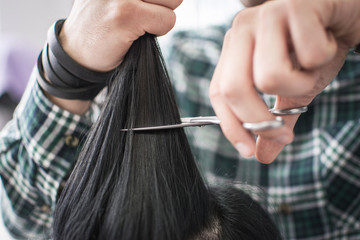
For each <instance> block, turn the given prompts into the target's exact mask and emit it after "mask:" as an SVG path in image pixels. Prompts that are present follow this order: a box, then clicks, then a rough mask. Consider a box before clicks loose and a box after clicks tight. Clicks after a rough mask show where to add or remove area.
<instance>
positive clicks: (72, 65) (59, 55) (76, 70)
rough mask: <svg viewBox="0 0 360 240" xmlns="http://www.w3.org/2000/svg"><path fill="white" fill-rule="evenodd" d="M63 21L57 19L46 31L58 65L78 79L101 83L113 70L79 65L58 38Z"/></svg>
mask: <svg viewBox="0 0 360 240" xmlns="http://www.w3.org/2000/svg"><path fill="white" fill-rule="evenodd" d="M64 22H65V20H64V19H61V20H58V21H57V22H56V23H55V24H54V28H53V31H52V30H51V31H49V32H48V42H49V46H50V51H51V52H52V53H53V54H54V56H55V57H56V59H57V61H58V62H59V63H60V65H62V66H63V67H64V68H65V69H66V70H68V71H69V72H70V73H71V74H72V75H74V76H76V77H78V78H80V79H83V80H86V81H88V82H92V83H101V82H104V79H109V78H111V77H112V75H113V73H114V71H115V70H112V71H109V72H97V71H92V70H90V69H87V68H85V67H83V66H81V65H80V64H79V63H77V62H76V61H74V60H73V59H72V58H71V57H70V56H69V55H68V54H67V53H66V52H65V50H64V49H63V47H62V46H61V44H60V41H59V38H58V36H59V33H60V30H61V28H62V26H63V24H64Z"/></svg>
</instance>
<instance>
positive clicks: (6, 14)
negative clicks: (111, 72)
mask: <svg viewBox="0 0 360 240" xmlns="http://www.w3.org/2000/svg"><path fill="white" fill-rule="evenodd" d="M72 3H73V0H57V1H55V0H31V1H29V0H11V1H9V0H0V129H2V128H3V126H4V125H5V124H6V123H7V122H8V121H9V120H10V119H11V118H12V113H13V111H14V109H15V107H16V105H17V103H18V102H19V100H20V98H21V95H22V93H23V91H24V89H25V87H26V84H27V80H28V78H29V75H30V73H31V71H32V68H33V66H34V64H35V62H36V58H37V55H38V54H39V52H40V51H41V49H42V47H43V45H44V43H45V41H46V33H47V30H48V28H49V27H50V26H51V24H52V23H53V22H54V21H55V20H57V19H60V18H65V17H66V16H67V15H68V14H69V12H70V9H71V6H72ZM241 8H242V6H241V4H240V1H239V0H183V3H182V5H181V6H180V7H179V8H178V9H177V10H176V14H177V22H176V25H175V28H174V29H173V30H172V31H171V32H170V33H169V34H168V35H166V36H164V37H161V38H160V39H159V41H160V45H161V46H162V48H163V52H164V53H165V54H166V46H167V45H168V44H170V42H169V37H170V35H171V34H172V33H174V32H176V31H178V30H184V29H199V30H200V29H201V28H203V27H205V26H207V25H212V24H219V23H222V22H229V21H230V20H231V18H232V17H233V16H234V14H236V12H238V11H239V10H240V9H241ZM0 239H4V240H7V239H11V237H10V236H9V235H8V234H7V231H6V230H5V228H4V227H3V224H2V222H1V218H0Z"/></svg>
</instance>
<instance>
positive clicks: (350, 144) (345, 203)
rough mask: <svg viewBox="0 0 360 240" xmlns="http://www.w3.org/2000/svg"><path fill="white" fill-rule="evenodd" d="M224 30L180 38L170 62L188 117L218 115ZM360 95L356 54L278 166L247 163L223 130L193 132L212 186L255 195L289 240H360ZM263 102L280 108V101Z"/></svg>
mask: <svg viewBox="0 0 360 240" xmlns="http://www.w3.org/2000/svg"><path fill="white" fill-rule="evenodd" d="M218 29H219V28H217V27H215V28H211V29H210V30H201V31H196V32H195V31H186V32H180V33H178V34H177V35H175V37H174V39H173V46H172V48H171V51H170V55H169V58H170V59H169V61H168V64H169V69H170V73H171V77H172V80H173V82H174V88H175V92H176V95H177V99H178V102H179V105H180V108H181V110H182V114H183V115H184V116H206V115H211V114H213V111H212V108H211V104H210V100H209V97H208V95H207V93H208V88H209V83H210V79H211V76H212V73H213V71H214V69H215V65H216V63H217V60H218V58H219V55H220V51H221V44H222V42H221V40H222V39H223V37H224V34H225V32H224V31H223V32H222V34H221V32H219V31H218ZM209 33H212V34H209ZM359 96H360V55H354V54H349V55H348V57H347V60H346V62H345V63H344V65H343V67H342V69H341V71H340V72H339V74H338V76H337V77H336V78H335V79H334V81H332V83H331V84H330V85H329V86H328V87H327V88H326V89H325V90H324V91H323V92H322V93H321V94H320V95H319V96H318V97H317V98H316V99H315V100H314V101H313V103H312V104H311V105H309V110H308V112H307V113H304V114H302V115H301V116H300V118H299V120H298V122H297V124H296V126H295V129H294V131H295V139H294V141H293V142H292V143H291V144H289V145H287V146H286V147H285V148H284V149H283V151H282V152H281V153H280V154H279V156H278V157H277V159H276V160H275V161H274V162H273V163H272V164H269V165H265V164H261V163H259V162H258V161H256V159H254V158H250V159H245V158H241V156H239V155H238V154H237V153H236V151H235V150H234V148H232V147H231V145H230V144H229V143H228V142H227V140H226V139H225V137H224V136H223V135H222V133H221V131H220V129H219V128H217V127H206V129H205V128H193V129H187V132H188V136H189V142H190V144H191V147H192V149H193V153H194V155H195V157H196V159H197V161H198V163H199V167H200V169H201V170H202V172H203V173H204V174H205V177H206V179H207V180H208V182H210V183H211V184H221V185H222V184H235V186H237V187H239V188H241V189H243V190H245V191H247V192H248V193H249V194H250V195H251V196H252V197H253V198H254V199H256V200H258V201H259V202H260V203H261V204H262V205H263V206H264V207H265V208H266V209H267V210H268V211H269V213H270V214H271V216H272V217H273V219H274V220H275V223H276V224H277V226H278V227H279V229H280V231H281V232H282V234H283V237H284V239H302V240H310V239H311V240H315V239H319V240H320V239H321V240H323V239H329V240H330V239H360V204H359V202H360V138H359V135H360V97H359ZM263 97H264V100H265V102H266V103H267V104H268V105H269V106H272V105H273V104H274V96H267V95H264V96H263ZM254 111H256V109H254ZM249 114H251V113H249Z"/></svg>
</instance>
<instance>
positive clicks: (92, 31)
mask: <svg viewBox="0 0 360 240" xmlns="http://www.w3.org/2000/svg"><path fill="white" fill-rule="evenodd" d="M181 2H182V0H144V1H141V0H133V1H130V0H113V1H110V0H107V1H103V0H93V1H85V0H76V1H75V3H74V6H73V8H72V10H71V13H70V15H69V17H68V18H67V20H66V21H65V24H64V26H63V28H62V30H61V32H60V41H61V44H62V46H63V48H64V49H65V51H66V52H67V53H68V54H69V55H70V56H71V57H72V58H73V59H74V60H75V61H77V62H78V63H80V64H81V65H83V66H84V67H86V68H89V69H92V70H96V71H109V70H111V69H114V68H115V67H117V66H118V65H119V64H120V63H121V61H122V59H123V58H124V56H125V54H126V52H127V51H128V49H129V48H130V46H131V44H132V43H133V41H135V40H136V39H137V38H139V37H140V36H142V35H144V34H145V33H146V32H148V33H152V34H155V35H164V34H166V33H167V32H168V31H170V29H171V28H172V27H173V26H174V24H175V14H174V12H173V10H174V9H175V8H176V7H177V6H179V4H180V3H181ZM50 80H51V79H50ZM46 95H47V97H48V98H49V99H50V100H51V101H52V102H53V103H55V104H56V105H58V106H59V107H61V108H63V109H66V110H69V111H71V112H73V113H77V114H83V113H85V112H86V111H87V109H88V108H89V106H90V102H89V101H76V100H75V101H71V100H64V99H61V98H57V97H54V96H51V95H50V94H46Z"/></svg>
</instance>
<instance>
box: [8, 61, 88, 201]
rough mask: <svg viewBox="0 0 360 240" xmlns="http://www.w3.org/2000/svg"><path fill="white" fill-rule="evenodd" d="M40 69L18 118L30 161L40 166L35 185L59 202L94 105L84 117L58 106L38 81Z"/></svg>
mask: <svg viewBox="0 0 360 240" xmlns="http://www.w3.org/2000/svg"><path fill="white" fill-rule="evenodd" d="M36 71H37V68H35V69H34V71H33V73H32V75H31V77H30V82H29V86H28V89H27V91H26V92H25V94H24V96H23V98H22V100H21V102H20V104H19V106H18V108H17V109H16V112H15V118H16V119H17V125H18V126H17V127H18V129H19V130H20V134H21V137H22V141H23V145H24V146H25V148H26V151H27V153H28V155H29V160H30V161H31V162H29V164H36V166H37V167H38V173H37V174H36V179H34V181H35V184H36V185H37V188H38V189H39V190H40V191H42V192H43V194H44V195H45V196H47V197H49V198H50V199H47V200H50V201H56V195H57V190H58V188H59V186H60V184H61V182H62V181H63V180H64V179H65V178H66V176H67V175H68V174H69V173H70V171H71V169H72V167H73V164H74V163H75V160H76V157H77V153H78V152H79V150H80V148H81V147H80V143H81V142H82V141H83V140H84V139H85V137H86V135H87V133H88V131H89V129H90V127H91V125H92V119H93V114H94V107H93V106H92V107H91V108H90V110H89V111H88V112H87V113H86V114H85V115H83V116H80V115H76V114H72V113H70V112H68V111H66V110H63V109H61V108H59V107H58V106H57V105H54V104H53V103H52V102H51V101H49V100H48V99H47V98H46V96H45V95H44V93H43V92H42V90H41V89H40V87H39V85H38V84H37V81H36V76H37V75H36ZM40 179H41V180H40ZM44 180H45V181H44Z"/></svg>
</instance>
